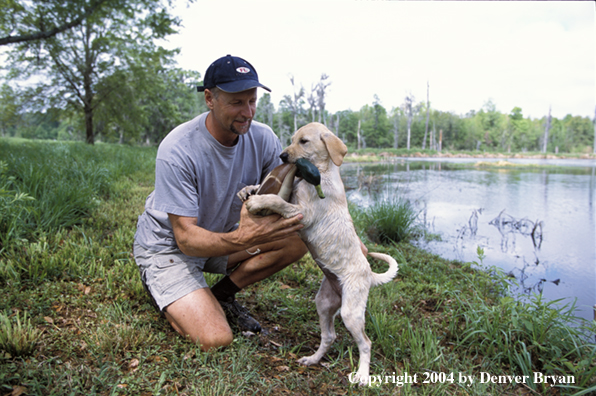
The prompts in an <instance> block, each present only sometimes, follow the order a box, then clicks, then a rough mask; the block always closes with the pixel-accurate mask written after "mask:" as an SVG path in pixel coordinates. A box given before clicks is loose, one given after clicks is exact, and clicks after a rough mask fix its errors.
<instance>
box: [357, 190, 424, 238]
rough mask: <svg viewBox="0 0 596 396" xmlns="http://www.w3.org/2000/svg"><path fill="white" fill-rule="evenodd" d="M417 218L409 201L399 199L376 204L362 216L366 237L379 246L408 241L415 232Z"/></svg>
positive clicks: (416, 213)
mask: <svg viewBox="0 0 596 396" xmlns="http://www.w3.org/2000/svg"><path fill="white" fill-rule="evenodd" d="M417 218H418V212H416V210H415V209H414V208H413V206H412V204H411V203H410V201H408V200H405V199H403V198H399V197H394V198H391V199H390V200H388V201H379V202H376V203H374V204H373V205H372V206H370V207H369V208H367V209H366V210H364V215H363V220H364V223H365V225H364V227H365V229H366V232H367V236H368V237H369V238H370V240H371V241H373V242H376V243H381V244H391V243H393V242H401V241H408V240H409V239H410V238H411V237H412V236H413V235H414V233H415V232H416V231H417V230H416V227H415V222H416V219H417Z"/></svg>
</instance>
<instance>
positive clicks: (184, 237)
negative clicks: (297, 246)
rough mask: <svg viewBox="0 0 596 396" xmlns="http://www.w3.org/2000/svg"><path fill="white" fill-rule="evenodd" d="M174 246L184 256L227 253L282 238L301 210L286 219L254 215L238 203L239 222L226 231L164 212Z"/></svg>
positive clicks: (294, 227)
mask: <svg viewBox="0 0 596 396" xmlns="http://www.w3.org/2000/svg"><path fill="white" fill-rule="evenodd" d="M168 217H169V219H170V223H172V228H173V230H174V237H175V238H176V243H177V245H178V248H179V249H180V250H181V251H182V253H184V254H186V255H187V256H195V257H220V256H229V255H230V254H232V253H235V252H239V251H242V250H245V249H248V248H251V247H253V246H256V245H259V244H262V243H266V242H273V241H276V240H279V239H283V238H286V237H288V236H290V235H291V234H293V233H295V232H296V231H298V230H299V229H301V228H302V227H303V225H302V224H301V223H300V221H301V220H302V214H299V215H297V216H295V217H292V218H290V219H284V218H283V217H281V216H277V215H271V216H265V217H260V216H255V215H252V214H251V213H249V212H248V210H246V207H245V206H244V205H242V210H241V212H240V223H239V226H238V228H237V229H236V230H234V231H232V232H228V233H217V232H211V231H208V230H206V229H204V228H201V227H199V226H197V218H196V217H183V216H177V215H173V214H169V213H168Z"/></svg>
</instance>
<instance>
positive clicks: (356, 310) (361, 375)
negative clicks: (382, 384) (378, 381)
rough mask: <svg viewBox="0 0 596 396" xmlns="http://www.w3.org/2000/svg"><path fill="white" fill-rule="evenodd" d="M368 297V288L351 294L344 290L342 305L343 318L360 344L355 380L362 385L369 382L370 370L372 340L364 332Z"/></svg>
mask: <svg viewBox="0 0 596 396" xmlns="http://www.w3.org/2000/svg"><path fill="white" fill-rule="evenodd" d="M362 296H365V298H362ZM366 297H368V290H362V291H361V293H355V294H350V295H347V293H345V290H344V295H343V302H342V306H341V318H342V319H343V321H344V324H345V325H346V328H347V329H348V330H349V331H350V334H352V337H354V341H356V344H357V345H358V353H359V354H360V363H359V364H358V371H357V372H356V375H355V376H354V378H353V381H354V382H357V381H358V382H360V385H366V384H367V383H368V379H369V371H370V353H371V342H370V339H369V338H368V337H367V335H366V333H365V332H364V326H365V319H366V318H365V313H366V301H367V298H366Z"/></svg>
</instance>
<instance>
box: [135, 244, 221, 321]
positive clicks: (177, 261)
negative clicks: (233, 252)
mask: <svg viewBox="0 0 596 396" xmlns="http://www.w3.org/2000/svg"><path fill="white" fill-rule="evenodd" d="M134 255H135V261H136V262H137V265H138V267H139V271H140V272H141V280H142V281H143V283H144V284H145V286H146V288H147V290H148V291H149V294H150V295H151V297H152V298H153V301H154V302H155V303H156V305H157V306H158V308H159V309H160V310H161V311H164V310H165V308H166V307H167V306H168V305H170V304H171V303H173V302H174V301H176V300H179V299H180V298H182V297H184V296H186V295H187V294H189V293H192V292H193V291H195V290H198V289H203V288H206V287H209V285H208V284H207V281H206V280H205V276H204V275H203V272H209V273H214V274H228V270H227V267H228V257H227V256H225V257H210V258H203V257H190V256H187V255H185V254H184V253H182V252H181V251H180V250H178V249H170V250H167V251H162V252H159V253H150V252H149V251H148V250H147V249H145V248H143V247H142V246H141V245H139V244H138V243H137V242H135V243H134Z"/></svg>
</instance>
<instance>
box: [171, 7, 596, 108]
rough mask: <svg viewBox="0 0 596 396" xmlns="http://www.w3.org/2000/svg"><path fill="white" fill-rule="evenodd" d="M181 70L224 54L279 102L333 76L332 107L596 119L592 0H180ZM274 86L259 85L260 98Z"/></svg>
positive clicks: (176, 41) (177, 38)
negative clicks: (423, 107) (411, 105)
mask: <svg viewBox="0 0 596 396" xmlns="http://www.w3.org/2000/svg"><path fill="white" fill-rule="evenodd" d="M176 4H177V7H176V8H175V9H174V11H173V13H174V14H175V15H177V16H179V17H180V18H181V19H182V25H183V27H182V28H181V29H180V30H179V34H177V35H173V36H170V37H169V39H168V42H166V43H162V45H163V46H164V47H166V48H180V54H179V55H178V56H177V58H176V60H177V61H178V66H179V67H181V68H183V69H188V70H195V71H198V72H200V73H201V76H203V75H204V73H205V70H206V69H207V67H208V66H209V64H210V63H211V62H213V61H214V60H215V59H217V58H219V57H221V56H225V55H227V54H232V55H235V56H240V57H242V58H244V59H246V60H247V61H249V62H250V63H251V64H252V65H253V66H254V67H255V68H256V70H257V72H258V74H259V79H260V81H261V83H263V84H264V85H266V86H268V87H269V88H271V89H272V92H271V98H272V102H273V103H274V105H275V106H276V108H277V107H278V105H279V101H280V100H281V99H283V96H284V95H291V94H292V93H293V90H294V88H293V87H292V84H291V82H290V76H293V77H294V81H295V84H296V89H298V88H299V87H300V86H301V85H302V86H303V87H304V88H305V90H307V91H310V89H311V87H312V86H314V85H315V84H316V83H317V82H318V81H319V79H320V77H321V75H322V74H323V73H325V74H327V75H328V76H329V78H328V80H327V81H329V82H331V85H330V86H329V87H328V88H327V91H328V96H327V105H326V109H327V110H328V111H330V112H336V111H340V110H348V109H351V110H354V111H358V110H359V109H360V108H361V107H362V106H364V105H372V103H373V102H374V100H375V95H376V96H377V97H378V98H379V100H380V103H381V104H382V105H383V106H384V107H385V108H386V109H387V111H390V110H391V109H392V108H394V107H398V106H401V105H402V104H403V103H404V98H405V97H406V96H407V95H408V94H412V95H413V96H414V97H415V99H416V101H417V102H421V101H426V92H427V83H428V85H429V87H430V88H429V93H430V102H431V107H432V108H434V109H437V110H441V111H450V112H453V113H455V114H459V115H464V114H466V113H468V112H469V111H470V110H476V111H478V110H480V109H481V108H482V107H483V106H485V104H486V103H487V102H488V101H489V100H490V101H492V103H494V105H495V106H496V109H497V110H498V111H500V112H503V113H509V112H511V110H512V109H513V108H514V107H516V106H517V107H520V108H521V109H522V114H523V115H524V116H525V117H528V116H529V117H532V118H541V117H543V116H545V115H546V114H547V113H548V110H549V107H550V108H551V109H552V115H553V116H554V117H557V118H563V117H564V116H565V115H567V114H572V115H579V116H587V117H590V118H593V117H594V112H595V106H596V99H595V98H596V82H595V81H596V79H595V77H596V65H595V60H596V27H595V7H594V3H593V2H591V1H579V2H576V1H562V2H551V1H529V2H517V1H482V2H480V1H478V2H477V1H461V2H444V1H423V2H418V1H416V2H414V1H391V2H388V1H353V0H318V1H304V0H300V1H299V0H269V1H263V0H196V1H195V2H194V3H191V4H190V5H188V3H187V1H186V0H177V2H176ZM264 92H265V91H263V90H260V95H262V93H264Z"/></svg>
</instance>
